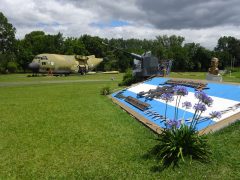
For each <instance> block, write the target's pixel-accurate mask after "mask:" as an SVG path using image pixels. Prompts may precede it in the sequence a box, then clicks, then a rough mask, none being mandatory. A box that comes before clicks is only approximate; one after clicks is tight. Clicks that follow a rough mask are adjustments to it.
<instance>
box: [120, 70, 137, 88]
mask: <svg viewBox="0 0 240 180" xmlns="http://www.w3.org/2000/svg"><path fill="white" fill-rule="evenodd" d="M135 82H136V78H135V77H134V76H133V74H132V70H131V69H128V70H127V71H126V73H125V75H124V76H123V80H122V82H121V83H119V86H130V85H131V84H133V83H135Z"/></svg>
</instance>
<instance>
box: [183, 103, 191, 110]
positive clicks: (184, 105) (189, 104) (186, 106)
mask: <svg viewBox="0 0 240 180" xmlns="http://www.w3.org/2000/svg"><path fill="white" fill-rule="evenodd" d="M182 107H183V108H184V107H185V108H186V109H190V108H191V107H192V103H191V102H189V101H185V102H183V103H182Z"/></svg>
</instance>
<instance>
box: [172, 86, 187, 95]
mask: <svg viewBox="0 0 240 180" xmlns="http://www.w3.org/2000/svg"><path fill="white" fill-rule="evenodd" d="M173 91H174V92H175V93H176V94H177V95H180V96H185V95H188V90H187V88H186V87H184V86H174V88H173Z"/></svg>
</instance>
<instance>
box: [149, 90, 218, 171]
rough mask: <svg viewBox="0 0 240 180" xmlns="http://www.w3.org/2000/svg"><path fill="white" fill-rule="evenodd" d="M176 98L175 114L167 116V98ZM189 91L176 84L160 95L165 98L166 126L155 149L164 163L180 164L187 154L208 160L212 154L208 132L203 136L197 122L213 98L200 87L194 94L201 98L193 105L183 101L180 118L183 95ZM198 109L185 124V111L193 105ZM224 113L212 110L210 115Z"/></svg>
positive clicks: (172, 99) (201, 159) (193, 157)
mask: <svg viewBox="0 0 240 180" xmlns="http://www.w3.org/2000/svg"><path fill="white" fill-rule="evenodd" d="M174 95H175V96H176V101H175V112H174V118H173V119H168V118H167V117H166V114H167V106H168V102H170V101H174ZM186 95H188V91H187V89H186V88H185V87H183V86H176V87H174V92H173V93H168V94H162V96H161V99H162V100H164V101H165V102H166V108H165V128H164V130H163V132H162V133H161V134H160V135H159V138H158V141H159V144H158V145H157V146H156V147H155V148H154V151H153V152H154V153H155V155H156V157H157V158H158V159H161V162H162V163H163V165H164V166H167V167H168V166H170V165H172V164H173V166H176V165H178V162H179V161H180V160H182V161H185V160H184V159H185V158H186V157H188V158H190V159H197V160H200V161H206V160H208V159H209V156H210V154H211V151H210V148H209V145H208V144H207V139H206V136H204V135H202V136H200V135H199V134H198V131H197V130H196V125H197V123H198V121H199V119H200V117H201V115H202V113H203V112H204V111H206V109H207V107H209V106H211V105H212V103H213V99H212V98H211V97H209V96H208V95H207V94H206V93H204V92H203V91H197V92H196V93H195V98H197V100H198V102H197V103H196V104H194V105H193V106H192V104H191V102H188V101H186V102H183V103H182V107H183V108H184V109H185V111H184V114H183V117H182V118H181V119H178V110H179V106H180V102H181V98H182V97H183V96H186ZM192 107H193V109H194V110H195V111H194V114H193V117H192V119H191V123H190V125H189V126H188V125H186V124H185V119H184V118H185V117H184V116H185V112H186V110H187V109H190V108H192ZM220 117H221V113H220V112H217V111H213V112H212V113H210V118H220Z"/></svg>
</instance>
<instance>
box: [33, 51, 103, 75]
mask: <svg viewBox="0 0 240 180" xmlns="http://www.w3.org/2000/svg"><path fill="white" fill-rule="evenodd" d="M102 61H103V59H102V58H96V57H95V55H91V56H82V55H60V54H39V55H37V56H35V57H34V59H33V61H32V62H31V63H30V64H29V68H30V69H31V70H32V71H33V73H49V74H65V75H68V74H71V73H81V74H85V73H87V72H88V71H91V70H93V69H94V68H96V67H97V66H98V65H99V64H100V63H101V62H102Z"/></svg>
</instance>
